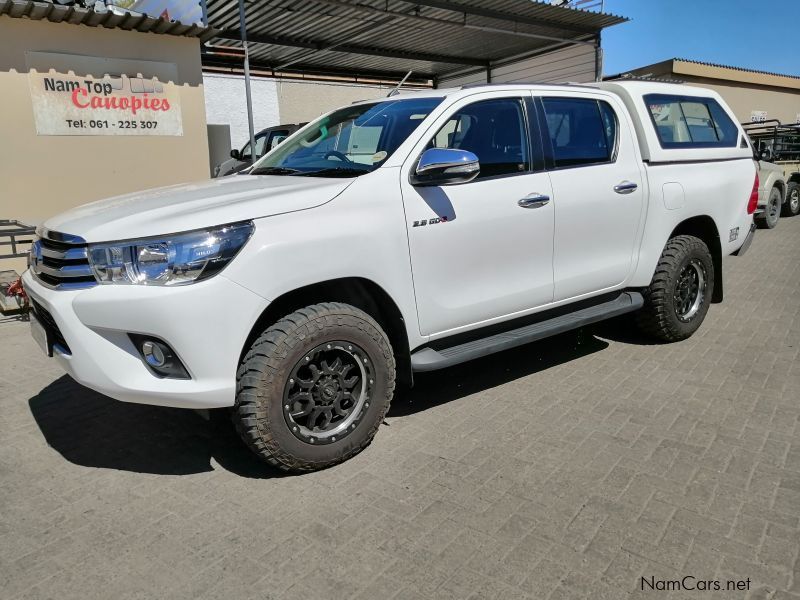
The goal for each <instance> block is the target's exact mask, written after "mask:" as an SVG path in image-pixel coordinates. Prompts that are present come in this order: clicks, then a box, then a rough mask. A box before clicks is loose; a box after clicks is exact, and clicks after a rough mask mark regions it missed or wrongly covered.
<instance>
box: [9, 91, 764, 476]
mask: <svg viewBox="0 0 800 600" xmlns="http://www.w3.org/2000/svg"><path fill="white" fill-rule="evenodd" d="M757 202H758V180H757V173H756V166H755V163H754V161H753V151H752V149H751V147H750V145H749V144H748V142H747V139H746V137H745V134H744V132H743V131H742V128H741V126H740V125H739V124H738V123H736V120H735V118H734V116H733V114H732V113H731V111H730V109H729V108H728V107H727V106H726V105H725V103H724V101H723V100H722V99H721V98H720V96H719V95H718V94H716V93H715V92H713V91H710V90H707V89H702V88H694V87H687V86H682V85H681V86H678V85H671V84H663V83H654V82H636V81H631V82H619V83H598V84H593V85H586V86H580V85H533V84H530V85H497V86H478V87H468V88H461V89H434V90H430V91H424V92H415V93H409V94H400V95H395V96H392V97H389V98H386V99H382V100H371V101H365V102H360V103H356V104H353V105H350V106H346V107H344V108H340V109H338V110H334V111H332V112H330V113H328V114H326V115H324V116H322V117H320V118H319V119H317V120H315V121H313V122H311V123H309V124H308V125H306V126H304V127H302V128H301V129H300V130H299V131H297V132H296V133H294V134H292V135H291V136H290V137H289V138H288V139H287V140H286V141H284V142H283V143H281V144H280V145H278V146H276V147H275V148H274V149H273V150H271V151H270V152H269V153H268V154H266V155H265V156H264V157H263V158H262V159H260V160H259V161H258V162H256V164H255V165H253V166H252V167H250V168H249V169H247V170H245V171H244V172H243V173H242V174H241V175H239V176H236V177H226V178H220V179H214V180H211V181H203V182H199V183H193V184H189V185H180V186H173V187H168V188H163V189H156V190H151V191H145V192H141V193H135V194H129V195H125V196H120V197H116V198H112V199H109V200H103V201H99V202H94V203H91V204H87V205H85V206H82V207H79V208H76V209H74V210H71V211H69V212H66V213H64V214H61V215H59V216H56V217H53V218H51V219H50V220H48V221H47V222H45V223H44V224H43V225H42V226H41V227H40V230H39V237H38V239H37V240H36V242H35V243H34V245H33V248H32V252H31V264H30V268H29V270H28V271H27V272H26V273H25V274H24V276H23V282H24V286H25V289H26V290H27V292H28V294H29V295H30V298H31V300H32V306H33V319H32V322H31V326H32V332H33V334H34V337H36V339H37V340H39V342H40V344H41V346H42V348H43V350H44V351H45V352H46V353H47V354H48V355H50V356H52V357H53V359H54V360H56V361H57V362H58V363H60V365H61V366H62V367H63V368H64V369H65V370H66V371H67V372H68V373H69V374H70V375H71V376H72V377H73V378H74V379H75V380H77V381H78V382H80V383H82V384H83V385H85V386H87V387H90V388H92V389H95V390H97V391H99V392H102V393H103V394H106V395H108V396H110V397H112V398H115V399H118V400H122V401H126V402H139V403H148V404H155V405H163V406H172V407H183V408H194V409H209V408H222V407H229V408H230V409H231V413H232V416H233V420H234V422H235V424H236V427H237V429H238V430H239V432H240V434H241V436H242V438H243V440H244V441H245V443H247V445H248V446H249V447H250V448H251V449H252V450H253V451H254V452H255V453H256V454H258V455H259V456H260V457H261V458H262V459H264V460H265V461H267V462H269V463H270V464H272V465H275V466H277V467H279V468H282V469H287V470H297V471H309V470H314V469H319V468H324V467H327V466H330V465H333V464H336V463H338V462H341V461H343V460H345V459H347V458H349V457H351V456H353V455H354V454H356V453H358V452H359V451H361V450H362V449H363V448H365V447H366V446H367V445H368V444H369V443H370V441H371V440H372V439H373V436H374V435H375V434H376V432H377V430H378V428H379V426H380V424H381V423H382V421H383V419H384V416H385V415H386V412H387V410H388V408H389V403H390V401H391V399H392V396H393V393H394V389H395V385H396V384H402V385H410V384H412V383H413V376H414V373H415V372H420V371H436V370H439V369H444V368H447V367H449V366H451V365H455V364H458V363H462V362H465V361H468V360H473V359H477V358H480V357H482V356H485V355H488V354H490V353H493V352H498V351H502V350H506V349H508V348H512V347H515V346H520V345H522V344H525V343H528V342H531V341H533V340H538V339H541V338H544V337H547V336H551V335H554V334H557V333H560V332H563V331H566V330H569V329H574V328H577V327H581V326H584V325H587V324H590V323H593V322H596V321H599V320H602V319H607V318H610V317H614V316H617V315H622V314H625V313H631V314H632V317H633V318H635V320H636V322H637V323H638V324H639V325H640V327H641V328H642V329H643V331H645V332H646V333H647V334H649V335H651V336H653V337H654V338H656V339H658V340H661V341H665V342H676V341H679V340H683V339H685V338H687V337H689V336H690V335H692V334H693V333H694V332H695V331H696V330H697V329H698V327H700V324H701V323H702V322H703V319H704V318H705V316H706V313H707V311H708V310H709V307H710V305H711V304H712V303H716V302H720V301H722V297H723V280H722V258H723V256H725V255H729V254H741V253H742V252H744V251H745V250H746V248H747V246H748V245H749V243H750V241H751V240H752V235H753V231H754V226H753V212H754V211H755V209H756V205H757Z"/></svg>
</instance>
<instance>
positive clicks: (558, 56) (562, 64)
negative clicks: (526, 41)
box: [438, 44, 596, 88]
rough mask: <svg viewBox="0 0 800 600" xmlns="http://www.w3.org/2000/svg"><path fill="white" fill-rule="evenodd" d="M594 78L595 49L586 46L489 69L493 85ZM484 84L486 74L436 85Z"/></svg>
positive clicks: (463, 76) (585, 81)
mask: <svg viewBox="0 0 800 600" xmlns="http://www.w3.org/2000/svg"><path fill="white" fill-rule="evenodd" d="M595 79H596V49H595V48H594V47H593V46H590V45H587V44H578V45H574V46H569V47H567V48H561V49H559V50H554V51H552V52H547V53H545V54H539V55H537V56H534V57H531V58H526V59H523V60H518V61H512V62H510V63H507V64H504V65H503V66H499V67H495V68H493V69H492V83H564V82H567V81H571V82H575V83H588V82H591V81H595ZM476 83H486V71H480V72H472V73H468V74H466V75H460V76H456V77H447V78H442V79H440V80H439V86H438V87H441V88H445V87H459V86H462V85H470V84H476Z"/></svg>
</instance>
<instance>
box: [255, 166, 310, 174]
mask: <svg viewBox="0 0 800 600" xmlns="http://www.w3.org/2000/svg"><path fill="white" fill-rule="evenodd" d="M299 172H300V171H298V170H297V169H290V168H288V167H258V168H257V169H250V170H249V171H248V172H247V174H248V175H295V174H296V173H299Z"/></svg>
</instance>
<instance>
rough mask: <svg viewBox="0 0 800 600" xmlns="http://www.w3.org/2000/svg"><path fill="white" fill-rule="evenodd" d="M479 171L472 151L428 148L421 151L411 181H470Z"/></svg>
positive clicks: (443, 182) (478, 163) (452, 183)
mask: <svg viewBox="0 0 800 600" xmlns="http://www.w3.org/2000/svg"><path fill="white" fill-rule="evenodd" d="M480 172H481V165H480V162H479V161H478V157H477V156H475V155H474V154H473V153H472V152H467V151H466V150H455V149H451V148H430V149H428V150H426V151H425V152H423V153H422V156H421V157H420V159H419V162H418V163H417V168H416V169H415V170H414V174H413V175H412V177H411V183H412V185H420V186H425V185H455V184H458V183H467V182H469V181H472V180H473V179H475V178H476V177H477V176H478V174H479V173H480Z"/></svg>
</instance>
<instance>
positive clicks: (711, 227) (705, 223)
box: [669, 215, 723, 303]
mask: <svg viewBox="0 0 800 600" xmlns="http://www.w3.org/2000/svg"><path fill="white" fill-rule="evenodd" d="M676 235H693V236H694V237H697V238H700V239H701V240H703V242H705V244H706V246H708V249H709V250H710V251H711V258H712V260H713V262H714V290H713V293H712V295H711V302H714V303H718V302H722V297H723V292H722V242H721V240H720V236H719V229H717V224H716V223H715V222H714V219H712V218H711V217H710V216H708V215H699V216H696V217H691V218H689V219H686V220H685V221H681V222H680V223H679V224H678V225H677V227H675V229H673V230H672V233H671V234H670V235H669V237H670V239H671V238H673V237H675V236H676Z"/></svg>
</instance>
